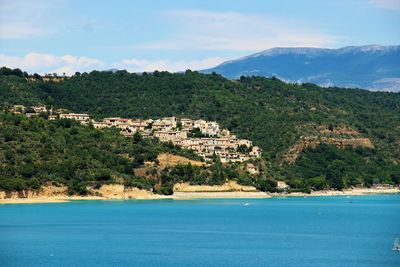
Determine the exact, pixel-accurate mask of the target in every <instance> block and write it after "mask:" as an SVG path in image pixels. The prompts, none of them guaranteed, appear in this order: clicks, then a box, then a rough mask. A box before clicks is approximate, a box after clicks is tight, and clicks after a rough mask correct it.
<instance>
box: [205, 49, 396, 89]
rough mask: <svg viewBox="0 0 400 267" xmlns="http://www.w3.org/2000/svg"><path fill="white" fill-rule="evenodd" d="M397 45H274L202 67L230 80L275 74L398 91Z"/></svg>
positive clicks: (301, 80)
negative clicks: (207, 67) (209, 67)
mask: <svg viewBox="0 0 400 267" xmlns="http://www.w3.org/2000/svg"><path fill="white" fill-rule="evenodd" d="M397 62H400V46H399V45H390V46H381V45H365V46H346V47H342V48H338V49H332V48H314V47H275V48H271V49H267V50H264V51H261V52H258V53H254V54H251V55H248V56H244V57H241V58H238V59H234V60H229V61H226V62H223V63H221V64H220V65H218V66H216V67H214V68H211V69H206V70H202V71H201V72H203V73H211V72H216V73H218V74H221V75H223V76H225V77H227V78H230V79H237V78H239V77H240V76H253V75H254V76H266V77H271V76H276V77H279V78H280V79H282V80H284V81H286V82H295V83H304V82H311V83H316V84H318V85H320V86H325V87H326V86H339V87H349V88H363V89H368V90H373V91H391V92H398V91H400V87H399V86H398V84H399V83H400V64H399V63H397Z"/></svg>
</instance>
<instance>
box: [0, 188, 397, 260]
mask: <svg viewBox="0 0 400 267" xmlns="http://www.w3.org/2000/svg"><path fill="white" fill-rule="evenodd" d="M246 202H247V203H249V205H244V203H246ZM396 235H400V195H388V196H359V197H351V198H346V197H314V198H274V199H260V200H258V199H257V200H254V199H251V200H231V199H224V200H188V201H179V200H178V201H177V200H160V201H158V200H156V201H134V200H132V201H75V202H71V203H54V204H26V205H25V204H24V205H22V204H18V205H0V266H24V267H26V266H40V267H46V266H202V267H203V266H313V267H317V266H330V267H332V266H363V267H364V266H400V253H398V252H394V251H392V250H391V249H392V245H393V241H394V237H395V236H396Z"/></svg>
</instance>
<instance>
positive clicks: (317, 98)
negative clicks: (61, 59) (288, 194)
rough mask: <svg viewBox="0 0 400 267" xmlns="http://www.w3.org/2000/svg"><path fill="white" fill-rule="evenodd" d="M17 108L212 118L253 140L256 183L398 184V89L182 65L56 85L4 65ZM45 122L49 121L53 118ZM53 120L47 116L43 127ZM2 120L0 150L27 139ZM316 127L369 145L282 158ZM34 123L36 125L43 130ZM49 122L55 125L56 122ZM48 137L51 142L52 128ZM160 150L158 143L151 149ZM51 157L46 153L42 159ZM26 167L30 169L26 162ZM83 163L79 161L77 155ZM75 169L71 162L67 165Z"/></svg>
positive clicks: (79, 77) (1, 100)
mask: <svg viewBox="0 0 400 267" xmlns="http://www.w3.org/2000/svg"><path fill="white" fill-rule="evenodd" d="M14 104H23V105H28V106H29V105H33V104H45V105H48V106H53V107H55V108H67V109H69V110H71V111H74V112H87V113H89V114H90V115H91V116H93V117H96V118H103V117H106V116H120V117H133V118H144V119H145V118H158V117H162V116H177V117H190V118H193V119H198V118H202V119H207V120H215V121H217V122H218V123H220V124H221V126H222V127H224V128H228V129H229V130H231V131H232V132H233V133H234V134H236V135H237V136H239V137H241V138H246V139H250V140H252V141H253V142H254V144H255V145H258V146H260V147H261V148H263V149H264V155H263V159H264V160H265V162H266V166H267V168H266V171H265V176H266V177H267V178H266V177H263V178H262V179H261V180H262V181H267V179H268V183H269V182H271V181H273V180H286V181H287V182H288V183H289V184H290V185H291V186H292V188H298V189H301V190H309V189H310V188H312V189H316V188H318V189H322V188H329V187H334V188H338V189H340V188H343V187H348V186H352V185H366V186H369V185H372V184H376V183H390V184H396V183H399V179H400V115H399V114H400V94H396V93H385V92H379V93H378V92H369V91H365V90H361V89H343V88H321V87H319V86H316V85H314V84H289V83H285V82H283V81H280V80H279V79H276V78H263V77H241V78H240V79H238V80H228V79H225V78H223V77H222V76H220V75H217V74H209V75H205V74H200V73H197V72H192V71H189V70H188V71H186V72H185V73H175V74H171V73H168V72H157V71H156V72H154V73H143V74H133V73H128V72H126V71H116V72H111V71H110V72H99V71H93V72H91V73H82V74H81V73H76V74H75V75H73V76H72V77H71V78H67V79H64V80H61V81H60V80H57V81H56V80H54V81H43V79H42V77H40V76H39V75H28V74H27V73H24V72H22V71H20V70H10V69H7V68H2V69H1V70H0V105H1V106H2V107H3V109H6V108H7V107H10V106H12V105H14ZM8 116H10V115H7V114H6V115H3V118H2V119H4V118H6V117H8ZM7 120H8V119H7ZM23 121H25V119H24V120H23ZM25 123H28V122H25ZM29 123H33V122H29ZM35 123H39V122H35ZM42 123H44V124H46V125H47V124H48V123H50V122H42ZM58 123H61V122H58ZM52 124H53V122H51V123H50V124H49V125H52ZM55 124H57V123H55ZM4 125H5V123H4V122H3V121H2V124H1V127H2V131H1V137H0V138H1V139H0V140H1V142H2V143H3V144H2V146H7V147H8V149H18V148H19V147H21V146H22V147H23V146H25V145H26V142H28V140H29V138H26V139H21V140H19V141H14V143H13V142H11V143H10V141H7V142H4V140H6V136H5V134H4V132H5V131H4V129H3V127H4ZM11 125H12V123H11ZM321 125H322V126H324V127H325V126H326V127H327V128H331V129H332V128H334V127H349V128H351V129H354V130H355V131H357V132H358V133H360V135H361V136H362V137H365V138H369V139H370V140H371V142H372V143H373V145H374V148H373V149H368V148H352V147H346V148H344V149H339V148H337V147H335V146H333V145H328V144H326V145H324V144H321V145H319V146H318V147H315V148H307V149H305V150H304V151H303V152H302V153H301V155H299V157H298V159H297V160H296V162H294V163H292V164H289V163H287V162H285V161H284V157H285V154H286V153H287V151H288V149H289V148H290V147H292V146H293V145H294V144H296V142H298V140H299V139H300V138H301V137H302V136H307V135H316V134H318V132H316V131H315V129H316V127H318V126H321ZM13 127H19V130H20V132H21V134H22V132H23V130H22V129H21V128H20V127H21V126H19V125H18V126H13ZM38 127H39V128H40V129H42V127H41V126H38ZM49 127H50V126H49ZM52 127H56V129H58V128H57V127H60V126H52ZM79 127H81V126H77V125H74V126H73V128H74V129H75V128H78V129H80V128H79ZM50 128H51V127H50ZM61 129H62V132H63V134H64V132H66V133H69V131H70V130H68V131H66V130H65V129H64V128H63V127H61V128H60V131H61ZM42 131H45V130H38V135H40V132H42ZM78 131H81V130H78ZM92 131H93V132H96V133H97V132H98V131H97V130H92ZM84 132H85V131H83V130H82V134H84V136H85V138H86V139H88V140H85V141H84V142H83V141H82V142H83V143H87V144H93V145H96V144H101V143H103V142H100V143H96V141H93V140H91V137H90V135H89V136H86V134H88V133H84ZM24 134H25V133H24ZM97 134H99V135H101V136H104V138H105V139H104V140H103V141H104V144H107V143H109V144H108V145H111V144H110V142H109V141H107V138H111V137H110V136H111V133H110V131H105V132H104V133H97ZM114 134H115V133H113V137H112V138H115V140H120V141H119V142H121V143H118V145H116V146H115V147H113V149H116V150H123V149H124V147H125V146H127V145H126V144H125V143H126V142H130V141H128V140H124V139H121V137H117V136H114ZM16 136H18V135H16ZM47 136H49V137H48V138H53V134H52V133H51V132H48V133H47ZM89 140H91V141H89ZM122 140H124V141H122ZM146 142H148V141H146ZM46 143H47V141H46ZM59 145H60V146H62V144H59ZM121 146H122V147H121ZM146 146H148V147H149V148H148V149H153V148H152V145H151V144H143V145H142V147H146ZM158 146H161V145H160V144H158V145H156V147H158ZM29 149H35V148H34V147H30V148H29ZM108 151H109V152H108V153H107V154H110V153H111V154H112V155H114V156H115V157H120V156H116V155H118V153H117V152H115V151H114V150H108ZM32 153H36V152H33V151H32ZM3 154H4V153H3ZM71 154H72V155H71V157H76V161H77V162H79V158H80V157H82V155H80V154H76V153H75V152H72V153H71ZM2 157H5V155H4V156H2ZM48 160H50V159H46V160H43V162H47V161H48ZM57 160H59V161H60V162H62V161H63V160H61V159H57ZM66 162H68V161H66ZM25 163H26V165H27V166H32V164H29V161H28V162H25ZM81 164H85V161H82V158H81ZM6 165H7V164H6ZM100 166H101V168H100V169H104V170H108V171H116V170H115V168H116V166H118V165H114V164H111V165H107V164H105V163H104V165H103V163H101V164H100ZM8 167H9V165H7V168H8ZM1 168H2V169H1V173H0V174H1V175H3V177H11V175H10V174H12V171H13V170H6V169H5V167H4V164H3V166H2V167H1ZM74 168H76V167H72V169H74ZM221 168H222V167H221ZM224 168H225V167H224ZM14 171H15V170H14ZM171 172H172V173H171ZM188 172H189V173H190V175H189V176H188V177H189V178H188V179H189V180H190V179H192V178H193V177H194V176H196V177H202V175H203V174H202V171H201V170H196V171H188ZM216 172H217V171H215V172H214V174H215V173H216ZM224 172H225V171H224ZM226 172H227V173H229V171H226ZM4 173H8V174H7V175H8V176H7V175H5V176H4ZM47 174H51V175H54V176H57V175H56V174H57V173H56V172H55V171H48V172H47ZM18 175H20V174H18ZM21 175H22V174H21ZM165 175H169V176H171V177H177V175H176V172H175V171H171V170H166V171H165V172H164V177H165ZM230 175H231V176H233V177H236V179H242V180H243V183H244V181H247V183H250V182H249V180H248V179H247V178H248V177H247V178H246V177H240V176H241V175H239V174H230ZM22 176H23V175H22ZM206 176H207V175H206ZM15 177H17V176H15ZM18 177H19V176H18ZM160 177H161V174H160ZM238 177H239V178H238ZM2 179H3V178H2ZM7 179H8V178H7ZM54 179H56V178H54ZM160 179H161V178H160ZM174 179H177V178H174ZM193 179H194V178H193ZM196 179H198V178H196ZM207 179H208V178H207ZM207 179H206V180H207ZM257 179H258V178H257ZM257 179H256V180H257ZM72 180H74V179H72ZM167 180H168V179H167ZM203 180H204V179H203ZM208 180H209V181H211V180H212V179H211V180H210V179H208ZM74 181H75V180H74ZM263 183H264V182H263ZM165 184H169V183H168V182H166V183H165ZM272 184H273V183H272ZM268 185H269V184H268ZM258 186H259V187H262V186H260V185H258ZM265 186H266V185H265V183H264V187H265ZM266 187H268V188H269V186H266Z"/></svg>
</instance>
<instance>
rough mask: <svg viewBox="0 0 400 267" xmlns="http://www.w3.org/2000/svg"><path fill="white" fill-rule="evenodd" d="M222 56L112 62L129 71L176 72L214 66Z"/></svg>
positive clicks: (115, 65) (115, 66)
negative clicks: (183, 59) (198, 58)
mask: <svg viewBox="0 0 400 267" xmlns="http://www.w3.org/2000/svg"><path fill="white" fill-rule="evenodd" d="M223 61H224V59H223V58H220V57H210V58H205V59H201V60H188V61H171V60H146V59H135V58H134V59H125V60H122V61H121V62H118V63H115V64H113V67H114V68H117V69H126V70H128V71H130V72H143V71H149V72H150V71H155V70H159V71H164V70H166V71H169V72H177V71H184V70H187V69H191V70H201V69H206V68H211V67H215V66H216V65H218V64H220V63H222V62H223Z"/></svg>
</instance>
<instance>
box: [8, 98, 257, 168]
mask: <svg viewBox="0 0 400 267" xmlns="http://www.w3.org/2000/svg"><path fill="white" fill-rule="evenodd" d="M32 109H33V111H35V113H25V115H26V116H28V117H32V116H37V115H39V114H40V113H41V112H45V110H46V112H47V109H46V107H44V106H36V107H35V108H33V107H32ZM12 110H13V111H14V112H21V111H25V110H26V108H25V107H24V106H22V105H15V106H14V107H13V108H12ZM36 111H38V112H36ZM52 111H53V110H52V109H51V110H50V111H49V113H50V115H49V120H55V119H57V115H54V114H53V112H52ZM60 111H62V110H60ZM59 118H61V119H73V120H77V121H79V122H80V123H82V124H88V123H89V122H91V123H92V125H93V126H94V127H95V128H98V129H102V128H110V127H116V128H119V129H120V130H121V131H120V132H121V134H122V135H124V136H126V137H131V136H133V135H134V134H135V133H136V132H139V133H140V135H141V136H142V137H143V138H152V137H156V138H158V139H159V140H160V141H161V142H172V143H173V144H175V145H177V146H181V147H183V148H185V149H190V150H193V151H194V152H195V153H196V154H197V155H199V156H201V157H203V159H204V160H205V161H212V160H213V159H214V157H215V156H217V157H219V158H220V160H221V162H222V163H228V162H246V161H248V160H250V159H254V158H260V157H261V154H262V150H261V148H259V147H257V146H253V143H252V142H251V141H250V140H246V139H240V138H237V137H236V136H235V135H232V134H231V133H230V132H229V131H228V130H227V129H220V126H219V124H218V123H217V122H215V121H205V120H191V119H188V118H182V119H180V120H179V124H178V120H177V118H176V117H164V118H160V119H157V120H151V119H149V120H140V119H127V118H120V117H109V118H104V119H103V120H102V121H96V120H93V119H92V120H90V118H89V115H88V114H77V113H65V114H60V115H59ZM178 125H179V126H180V127H178ZM195 128H198V129H199V130H200V131H201V133H202V134H203V135H204V136H205V137H189V136H190V135H189V133H190V132H191V131H193V129H195ZM243 146H244V147H246V148H247V149H243ZM251 165H252V164H250V165H249V164H247V165H246V168H247V170H248V171H249V172H250V173H252V174H255V173H257V171H258V170H256V169H255V167H254V165H252V166H253V167H251Z"/></svg>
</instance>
